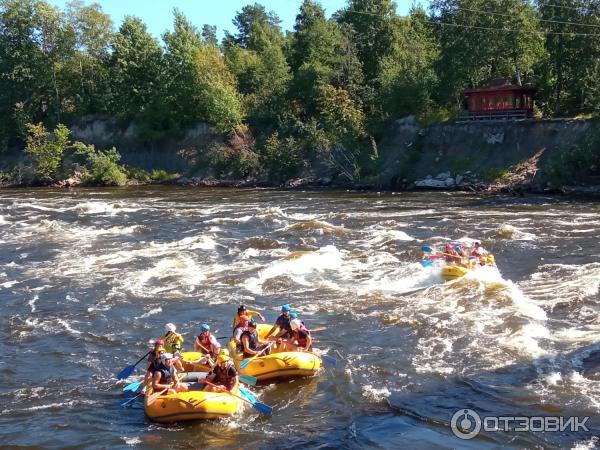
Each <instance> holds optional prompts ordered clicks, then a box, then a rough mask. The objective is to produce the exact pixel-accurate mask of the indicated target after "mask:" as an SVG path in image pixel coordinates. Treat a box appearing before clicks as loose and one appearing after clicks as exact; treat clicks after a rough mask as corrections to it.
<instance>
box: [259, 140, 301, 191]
mask: <svg viewBox="0 0 600 450" xmlns="http://www.w3.org/2000/svg"><path fill="white" fill-rule="evenodd" d="M298 147H299V146H298V143H297V142H296V140H295V139H294V138H293V137H288V138H286V139H284V140H283V141H282V140H280V139H279V134H278V133H277V132H275V133H273V134H272V135H271V136H269V137H268V138H267V140H266V142H265V144H264V146H263V148H262V150H261V154H260V157H261V158H260V159H261V162H262V166H263V167H264V168H265V169H266V170H267V171H268V172H269V175H270V177H271V178H273V179H274V180H276V181H286V180H289V179H290V178H293V177H294V176H295V175H296V174H297V173H298V171H299V170H300V167H301V166H302V162H303V161H302V158H301V157H300V153H299V151H298Z"/></svg>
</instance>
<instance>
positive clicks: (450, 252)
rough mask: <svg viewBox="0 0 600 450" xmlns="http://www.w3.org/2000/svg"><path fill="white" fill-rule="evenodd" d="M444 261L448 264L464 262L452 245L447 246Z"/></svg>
mask: <svg viewBox="0 0 600 450" xmlns="http://www.w3.org/2000/svg"><path fill="white" fill-rule="evenodd" d="M444 259H445V260H446V262H447V263H451V264H461V262H462V258H461V256H460V254H459V253H458V252H457V251H456V249H455V248H454V247H452V244H446V246H445V248H444Z"/></svg>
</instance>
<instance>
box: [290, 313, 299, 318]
mask: <svg viewBox="0 0 600 450" xmlns="http://www.w3.org/2000/svg"><path fill="white" fill-rule="evenodd" d="M290 317H291V318H292V319H297V318H298V313H295V312H291V313H290Z"/></svg>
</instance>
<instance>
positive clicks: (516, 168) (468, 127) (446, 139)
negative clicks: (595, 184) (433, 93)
mask: <svg viewBox="0 0 600 450" xmlns="http://www.w3.org/2000/svg"><path fill="white" fill-rule="evenodd" d="M593 128H594V122H593V121H592V120H574V119H553V120H520V121H495V122H463V123H442V124H435V125H431V126H428V127H421V126H420V125H419V124H418V123H417V121H416V120H415V118H414V117H412V116H411V117H407V118H404V119H400V120H397V121H395V122H394V123H393V124H392V125H391V126H390V127H389V128H388V130H387V132H386V133H385V135H384V136H383V138H382V139H381V140H380V142H379V151H380V156H381V161H382V165H381V167H382V170H381V175H380V178H379V181H380V183H381V185H383V186H388V187H391V188H410V187H414V186H415V181H417V184H416V185H417V187H418V186H422V187H433V188H435V187H439V188H451V187H454V186H456V185H463V186H466V185H469V184H471V185H473V184H477V183H480V182H481V183H485V184H486V185H488V186H489V185H490V183H494V182H498V179H500V178H502V179H505V180H506V181H508V182H510V178H511V175H512V176H513V181H518V182H520V183H521V184H523V183H525V184H527V185H528V186H527V187H528V188H534V189H535V190H543V189H544V187H545V185H546V184H547V180H546V178H545V175H546V174H545V168H546V167H547V165H548V162H549V161H552V159H553V158H556V156H557V155H559V154H560V152H565V151H569V149H571V148H572V147H573V146H574V145H576V144H577V143H579V142H581V141H582V139H584V138H585V137H586V136H587V135H588V134H589V133H590V132H591V131H592V130H593ZM515 175H518V176H517V177H516V178H515V177H514V176H515Z"/></svg>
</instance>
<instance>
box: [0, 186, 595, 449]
mask: <svg viewBox="0 0 600 450" xmlns="http://www.w3.org/2000/svg"><path fill="white" fill-rule="evenodd" d="M599 236H600V202H597V201H596V202H594V201H592V200H578V201H576V200H572V199H567V198H554V197H526V198H513V197H506V198H505V197H482V196H478V195H467V194H444V193H402V194H397V195H392V194H385V195H384V194H378V193H374V192H373V193H353V192H298V191H294V192H290V191H278V190H267V189H265V190H252V189H241V190H235V189H218V188H210V189H197V188H175V187H140V188H115V189H108V188H105V189H76V190H66V189H64V190H56V189H18V190H10V189H3V190H1V191H0V248H1V250H2V251H1V252H0V304H1V305H2V315H1V317H0V351H1V352H2V358H1V359H0V373H1V378H0V438H1V439H2V442H3V445H14V446H23V447H29V448H65V447H69V448H73V449H75V448H86V449H87V448H109V447H110V448H150V449H165V448H200V447H205V448H228V449H229V448H289V447H292V446H299V447H302V448H336V449H337V448H350V449H359V448H474V449H475V448H477V449H482V448H483V449H487V448H499V447H503V448H536V447H537V448H577V449H587V448H594V447H595V446H597V445H599V444H600V443H599V442H598V441H597V438H596V437H595V435H597V434H598V433H599V432H600V424H599V415H598V413H599V411H600V318H599V317H600V316H599V308H600V293H599V284H600V242H599ZM460 238H473V239H481V241H482V243H483V245H484V247H486V248H487V249H488V250H490V251H491V252H492V253H493V254H494V255H495V256H496V262H497V266H498V269H499V273H497V272H495V271H493V270H485V269H482V270H478V271H474V272H472V273H470V274H468V275H467V276H465V277H464V278H462V279H459V280H456V281H453V282H448V283H444V282H443V280H442V279H441V277H440V274H439V269H436V268H435V267H429V268H423V267H421V265H420V264H419V262H418V261H419V260H420V258H421V256H422V253H421V250H420V248H421V246H422V245H434V244H441V243H442V242H444V241H445V240H446V239H460ZM241 303H244V304H246V305H247V306H248V307H250V308H251V309H257V310H260V311H263V314H264V315H265V316H266V318H267V320H268V321H274V320H275V318H276V317H277V315H278V309H279V306H280V305H281V304H283V303H289V304H291V305H292V306H293V307H294V308H295V309H296V310H297V311H298V312H299V313H300V315H301V317H302V318H303V319H304V320H305V322H306V324H307V326H308V327H309V328H324V329H322V330H321V331H318V332H316V333H315V335H314V338H315V339H316V340H317V341H318V342H317V343H316V344H315V345H316V346H317V347H319V348H320V349H321V350H322V351H324V352H327V353H328V354H329V355H331V356H334V357H335V358H337V360H338V364H337V366H335V367H328V368H326V369H325V370H324V371H323V372H322V373H321V374H320V375H319V376H317V377H315V378H312V379H306V380H296V381H291V382H285V383H281V384H276V385H275V384H271V385H266V386H258V387H256V389H255V392H256V393H257V394H258V396H259V398H260V400H261V401H262V402H264V403H267V404H270V405H272V406H273V407H274V408H275V413H274V414H273V416H272V417H270V418H266V417H261V416H259V415H257V414H256V413H255V412H254V411H253V410H251V409H247V410H245V411H244V412H243V413H241V414H240V415H239V416H237V417H235V418H233V419H231V420H226V421H219V422H212V423H187V424H174V425H168V426H167V425H158V424H153V423H151V422H149V421H148V420H147V419H146V418H145V416H144V412H143V408H141V406H140V405H138V406H136V407H134V408H131V409H124V408H122V407H121V406H120V405H119V403H120V401H121V400H122V399H123V398H122V393H121V388H122V387H123V386H124V383H123V382H117V380H116V378H115V374H116V373H117V372H118V371H119V370H121V369H122V368H124V367H125V366H127V365H129V364H133V363H134V362H135V361H136V360H137V359H138V358H139V357H140V356H141V355H143V354H144V353H145V352H146V351H147V350H148V348H149V341H151V340H152V339H155V338H157V337H158V336H159V335H160V334H162V331H163V327H164V324H165V323H166V322H174V323H175V324H176V325H177V327H178V331H180V332H183V333H184V336H185V338H186V342H185V343H186V344H188V345H189V344H190V342H192V340H193V336H194V335H195V334H197V333H198V326H199V324H200V323H202V322H209V323H210V324H211V325H212V327H213V330H216V334H217V335H222V334H223V333H226V334H227V333H228V332H229V331H230V330H229V326H230V323H231V319H232V315H233V313H234V312H235V311H236V308H237V306H238V305H239V304H241ZM141 373H143V371H142V370H139V371H138V374H141ZM461 408H468V409H472V410H473V411H475V412H477V413H479V414H480V415H481V416H482V417H483V416H548V415H552V416H563V417H579V418H583V417H586V416H589V417H590V419H589V420H588V421H587V422H586V424H585V425H586V426H587V428H588V429H589V431H585V430H577V431H568V430H567V431H564V432H535V431H530V432H525V431H521V432H518V431H508V432H494V431H490V430H488V431H482V432H481V433H480V434H479V435H478V436H477V437H475V438H474V439H471V440H462V439H459V438H457V437H455V436H454V435H453V433H452V430H451V426H450V419H451V417H452V415H453V414H454V413H455V412H456V411H458V410H460V409H461Z"/></svg>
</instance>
